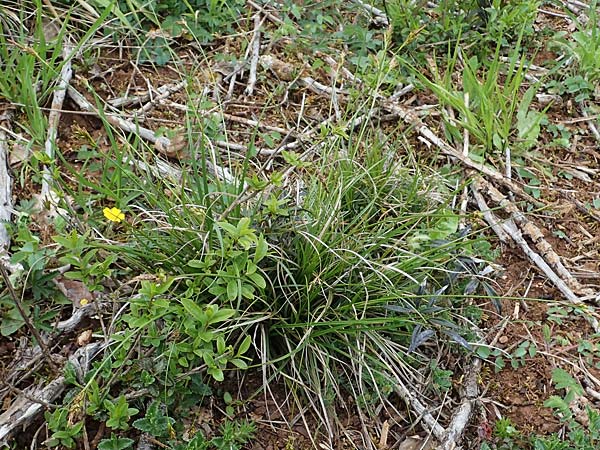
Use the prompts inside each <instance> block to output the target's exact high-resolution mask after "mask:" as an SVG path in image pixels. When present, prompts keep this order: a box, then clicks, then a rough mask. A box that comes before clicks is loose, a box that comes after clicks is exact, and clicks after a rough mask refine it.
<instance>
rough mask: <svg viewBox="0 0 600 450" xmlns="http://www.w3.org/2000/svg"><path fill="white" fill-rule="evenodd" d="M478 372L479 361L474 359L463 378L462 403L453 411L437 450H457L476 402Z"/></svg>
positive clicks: (479, 369) (479, 367) (479, 368)
mask: <svg viewBox="0 0 600 450" xmlns="http://www.w3.org/2000/svg"><path fill="white" fill-rule="evenodd" d="M480 371H481V359H479V358H478V357H474V358H473V361H472V362H471V366H470V367H469V370H468V372H467V375H466V376H465V377H464V382H463V386H464V388H463V389H461V390H462V391H463V392H462V393H461V397H462V401H461V403H460V405H459V406H458V408H456V409H455V410H454V414H452V420H451V421H450V424H449V425H448V427H447V428H446V436H445V438H444V440H443V441H442V443H441V444H440V445H439V446H438V447H437V450H454V449H456V448H457V444H458V442H459V440H460V438H461V437H462V435H463V433H464V432H465V428H466V427H467V425H468V423H469V420H470V419H471V416H472V415H473V409H474V407H475V405H476V404H477V401H478V400H477V397H478V396H479V388H478V387H477V380H478V379H479V372H480Z"/></svg>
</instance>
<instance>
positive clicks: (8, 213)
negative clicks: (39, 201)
mask: <svg viewBox="0 0 600 450" xmlns="http://www.w3.org/2000/svg"><path fill="white" fill-rule="evenodd" d="M12 114H13V112H12V111H11V110H6V111H4V113H3V114H2V115H1V116H0V124H1V125H2V127H0V251H2V250H3V249H4V250H8V249H9V248H10V236H9V234H8V230H7V229H6V224H7V223H10V221H11V218H12V209H13V207H12V177H11V176H10V173H9V172H8V146H7V143H8V139H7V136H6V132H5V131H4V129H8V130H10V121H11V119H12ZM3 258H4V256H3ZM5 259H6V262H7V263H8V262H9V258H5ZM0 263H2V262H0ZM11 272H12V271H11Z"/></svg>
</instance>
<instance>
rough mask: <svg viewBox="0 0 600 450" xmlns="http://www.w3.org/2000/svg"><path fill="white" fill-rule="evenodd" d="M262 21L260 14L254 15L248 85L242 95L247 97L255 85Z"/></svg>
mask: <svg viewBox="0 0 600 450" xmlns="http://www.w3.org/2000/svg"><path fill="white" fill-rule="evenodd" d="M261 24H262V20H261V19H260V14H255V15H254V32H253V34H252V46H251V47H252V58H251V59H250V75H249V76H248V85H247V86H246V90H245V91H244V93H245V94H246V95H248V96H250V95H252V93H253V92H254V85H255V84H256V69H257V67H258V59H259V56H260V26H261Z"/></svg>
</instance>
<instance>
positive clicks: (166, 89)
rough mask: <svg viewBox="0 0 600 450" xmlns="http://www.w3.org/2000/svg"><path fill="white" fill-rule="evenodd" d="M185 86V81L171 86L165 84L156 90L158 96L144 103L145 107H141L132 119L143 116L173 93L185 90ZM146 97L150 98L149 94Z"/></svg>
mask: <svg viewBox="0 0 600 450" xmlns="http://www.w3.org/2000/svg"><path fill="white" fill-rule="evenodd" d="M187 85H188V83H187V80H183V81H180V82H179V83H177V84H172V85H169V84H166V85H164V86H161V87H159V88H158V89H157V91H158V95H157V96H156V97H154V98H153V99H151V100H150V101H149V102H148V103H146V104H145V105H143V106H142V107H141V108H140V109H138V110H137V111H136V112H135V114H134V117H136V118H138V117H141V116H144V115H145V114H146V113H147V112H148V111H150V110H151V109H152V108H153V107H154V106H155V105H157V104H158V103H160V102H161V101H162V100H165V99H167V98H169V97H170V96H171V95H173V94H174V93H175V92H178V91H180V90H181V89H184V88H186V87H187ZM148 96H149V97H150V94H148Z"/></svg>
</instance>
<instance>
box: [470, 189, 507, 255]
mask: <svg viewBox="0 0 600 450" xmlns="http://www.w3.org/2000/svg"><path fill="white" fill-rule="evenodd" d="M480 181H481V178H480V177H478V178H477V179H475V180H474V181H473V183H472V184H471V190H472V191H473V196H474V197H475V201H476V202H477V206H479V210H480V211H481V214H483V219H484V220H485V221H486V222H487V223H488V225H489V226H490V227H492V230H493V231H494V233H496V236H498V239H500V241H501V242H503V243H504V244H508V243H510V242H511V240H510V236H509V235H508V234H506V232H505V231H504V229H503V228H502V219H500V218H498V217H497V216H496V215H495V214H494V213H493V212H492V211H491V210H490V208H489V207H488V205H487V202H486V201H485V198H484V196H483V194H482V193H481V186H480Z"/></svg>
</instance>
